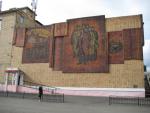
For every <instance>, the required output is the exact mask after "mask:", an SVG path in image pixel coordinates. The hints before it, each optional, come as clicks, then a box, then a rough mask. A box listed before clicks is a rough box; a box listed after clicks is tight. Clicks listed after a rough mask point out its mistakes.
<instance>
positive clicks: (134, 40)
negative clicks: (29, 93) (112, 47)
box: [123, 28, 143, 60]
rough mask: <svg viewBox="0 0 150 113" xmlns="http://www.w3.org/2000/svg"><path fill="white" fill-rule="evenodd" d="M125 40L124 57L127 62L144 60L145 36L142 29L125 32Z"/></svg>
mask: <svg viewBox="0 0 150 113" xmlns="http://www.w3.org/2000/svg"><path fill="white" fill-rule="evenodd" d="M123 39H124V44H125V48H124V57H125V59H126V60H130V59H137V60H142V59H143V49H142V45H143V41H142V40H143V34H142V29H141V28H132V29H124V30H123Z"/></svg>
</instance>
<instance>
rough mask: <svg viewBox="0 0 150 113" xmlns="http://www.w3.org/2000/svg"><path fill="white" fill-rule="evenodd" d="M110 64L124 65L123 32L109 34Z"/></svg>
mask: <svg viewBox="0 0 150 113" xmlns="http://www.w3.org/2000/svg"><path fill="white" fill-rule="evenodd" d="M108 47H109V64H123V63H124V44H123V36H122V31H114V32H109V33H108Z"/></svg>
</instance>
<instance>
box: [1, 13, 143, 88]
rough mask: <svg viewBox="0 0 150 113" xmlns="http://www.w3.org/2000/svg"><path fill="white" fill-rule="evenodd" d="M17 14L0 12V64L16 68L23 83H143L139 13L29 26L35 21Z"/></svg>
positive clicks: (116, 85)
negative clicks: (23, 21) (21, 74)
mask: <svg viewBox="0 0 150 113" xmlns="http://www.w3.org/2000/svg"><path fill="white" fill-rule="evenodd" d="M16 14H17V15H19V14H20V13H19V14H18V13H11V15H10V16H8V17H6V19H4V17H2V27H1V29H3V32H2V31H1V32H0V49H1V51H0V57H1V58H0V66H1V69H3V70H5V68H6V67H17V68H19V69H20V70H21V71H22V72H23V73H24V81H25V82H24V83H25V84H29V83H32V84H42V85H46V86H57V87H58V86H59V87H90V88H94V87H95V88H144V64H143V49H142V47H143V45H144V41H143V40H144V36H143V19H142V15H133V16H123V17H113V18H105V16H103V15H102V16H95V17H85V18H77V19H69V20H67V22H63V23H56V24H52V25H48V26H40V25H39V26H36V27H34V25H35V23H36V21H35V20H34V18H31V19H29V17H27V20H28V22H27V24H25V23H24V24H19V25H18V16H17V17H16ZM31 14H32V13H31ZM5 15H6V14H5ZM20 16H21V15H20ZM31 17H32V16H31ZM3 20H5V21H3ZM8 22H9V23H8ZM20 22H22V20H21V19H20ZM34 22H35V23H34ZM22 25H23V26H22ZM15 26H19V27H17V29H16V32H14V30H15V28H16V27H15ZM29 27H30V28H29ZM14 33H16V35H14ZM13 41H14V43H13ZM7 49H8V50H7ZM6 50H7V51H6ZM3 74H4V71H3V72H2V71H1V75H3ZM1 77H2V76H1Z"/></svg>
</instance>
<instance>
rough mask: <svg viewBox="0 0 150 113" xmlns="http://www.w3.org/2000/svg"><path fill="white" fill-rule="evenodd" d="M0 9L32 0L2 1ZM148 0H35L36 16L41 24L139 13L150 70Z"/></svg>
mask: <svg viewBox="0 0 150 113" xmlns="http://www.w3.org/2000/svg"><path fill="white" fill-rule="evenodd" d="M2 1H3V4H2V10H8V9H9V8H14V7H16V8H18V7H25V6H28V7H29V8H31V1H32V0H2ZM149 10H150V0H38V4H37V17H36V19H37V20H38V21H40V22H41V23H43V24H44V25H48V24H52V23H57V22H63V21H66V19H70V18H77V17H86V16H95V15H105V16H106V17H115V16H126V15H136V14H143V21H144V37H145V46H144V63H145V64H146V65H147V66H148V70H149V71H150V11H149Z"/></svg>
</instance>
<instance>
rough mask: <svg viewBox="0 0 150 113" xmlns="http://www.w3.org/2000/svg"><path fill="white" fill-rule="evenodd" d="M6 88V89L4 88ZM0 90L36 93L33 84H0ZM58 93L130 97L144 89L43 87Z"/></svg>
mask: <svg viewBox="0 0 150 113" xmlns="http://www.w3.org/2000/svg"><path fill="white" fill-rule="evenodd" d="M6 89H7V90H6ZM0 91H11V92H22V93H38V88H36V87H34V86H30V87H27V86H26V87H24V86H18V87H16V86H14V85H8V86H7V88H6V86H5V85H0ZM53 92H54V93H60V94H64V95H76V96H100V97H109V96H119V97H120V96H130V97H145V89H143V88H72V87H56V88H55V89H50V88H49V90H47V89H46V88H44V94H52V93H53Z"/></svg>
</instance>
